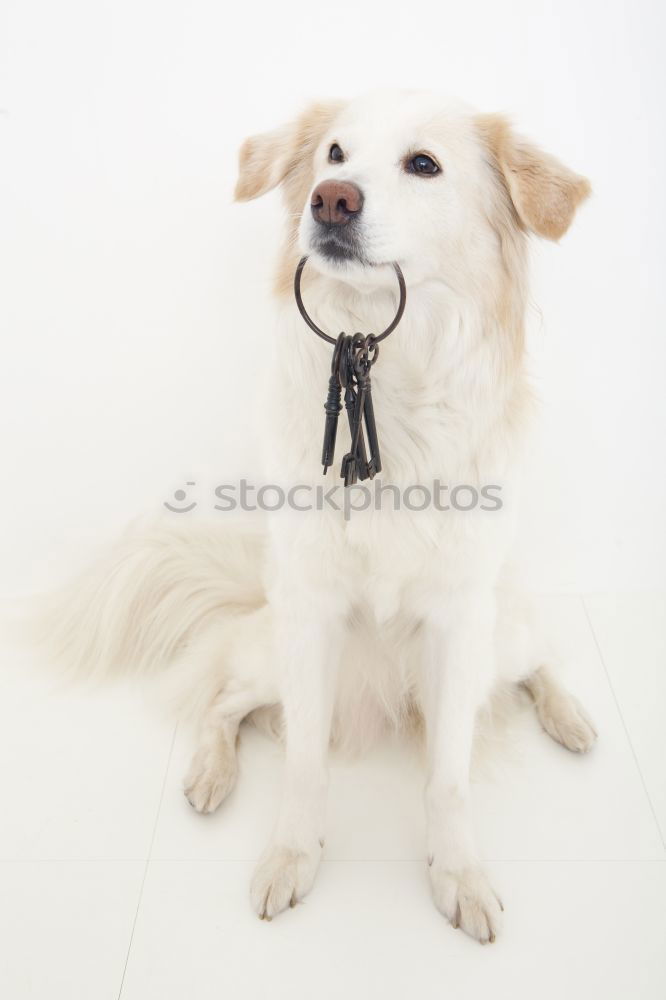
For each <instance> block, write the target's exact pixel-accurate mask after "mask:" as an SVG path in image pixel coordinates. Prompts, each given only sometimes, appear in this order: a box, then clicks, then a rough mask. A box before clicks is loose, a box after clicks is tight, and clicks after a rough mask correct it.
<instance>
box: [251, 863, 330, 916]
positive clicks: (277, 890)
mask: <svg viewBox="0 0 666 1000" xmlns="http://www.w3.org/2000/svg"><path fill="white" fill-rule="evenodd" d="M320 857H321V847H320V846H318V845H317V847H316V849H312V850H304V849H300V848H293V847H284V846H272V847H269V848H268V850H267V851H266V852H265V853H264V855H263V857H262V858H261V859H260V861H259V863H258V865H257V867H256V868H255V871H254V875H253V876H252V884H251V886H250V898H251V900H252V906H253V908H254V909H255V910H256V912H257V914H258V915H259V917H260V918H261V919H262V920H271V919H272V918H273V917H274V916H275V915H276V913H280V912H281V911H282V910H286V909H287V907H288V906H295V905H296V903H298V902H300V900H301V899H302V898H303V896H305V895H306V894H307V893H308V892H309V891H310V889H311V888H312V883H313V882H314V878H315V875H316V873H317V867H318V865H319V859H320Z"/></svg>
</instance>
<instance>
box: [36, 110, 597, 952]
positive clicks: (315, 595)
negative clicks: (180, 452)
mask: <svg viewBox="0 0 666 1000" xmlns="http://www.w3.org/2000/svg"><path fill="white" fill-rule="evenodd" d="M308 121H309V119H307V118H304V119H303V121H302V122H301V123H300V125H298V126H293V127H289V128H285V129H282V130H278V131H277V132H276V133H272V134H271V135H270V136H267V137H259V138H258V139H257V140H256V141H255V142H254V143H253V144H251V145H250V146H248V148H247V149H246V150H245V153H244V161H243V162H244V168H243V169H244V171H245V176H244V175H243V174H242V175H241V183H242V184H243V185H244V188H243V190H244V194H242V195H241V196H242V197H253V196H256V195H257V194H261V193H263V191H264V190H268V189H269V188H270V187H272V186H275V184H277V183H279V182H280V181H282V180H284V181H285V183H286V184H287V185H289V184H290V183H291V184H292V185H294V184H296V185H298V183H302V185H303V187H302V191H301V194H300V195H298V194H297V195H296V197H302V195H303V194H304V195H305V201H301V203H300V209H299V211H298V213H297V214H298V217H299V218H300V227H299V229H298V232H297V234H296V233H294V235H293V239H292V240H291V242H289V243H288V248H287V252H286V259H285V262H284V265H283V266H284V267H285V268H286V271H287V273H290V268H291V267H292V265H293V263H294V261H295V260H296V259H297V257H298V254H299V253H300V252H311V250H312V247H311V240H312V235H313V230H314V227H315V223H314V222H313V220H312V219H311V217H310V214H309V212H308V210H307V203H308V202H307V199H308V198H309V194H310V191H311V189H312V187H313V185H314V184H316V183H317V182H319V181H320V180H322V179H325V178H328V177H333V176H335V177H338V178H340V179H346V180H350V181H353V182H354V183H356V184H358V185H359V186H360V187H361V188H362V189H363V191H364V194H365V198H366V200H365V205H364V210H363V238H364V243H365V248H366V251H367V254H368V256H369V257H370V258H371V259H373V260H376V261H377V262H380V263H381V264H384V262H390V261H392V260H397V261H399V262H400V264H401V266H402V268H403V270H404V273H405V276H406V279H407V282H408V287H409V293H408V307H407V311H406V313H405V316H404V319H403V321H402V323H401V325H400V327H399V328H398V330H397V331H396V333H395V334H393V336H392V337H391V338H389V340H388V341H387V342H386V343H385V344H383V345H382V347H381V352H380V353H381V358H380V361H379V363H378V365H377V367H376V369H375V372H374V378H373V396H374V398H375V408H376V412H377V415H378V426H379V434H380V441H381V445H382V458H383V464H384V471H383V473H382V480H383V481H384V482H387V483H392V484H395V485H397V486H398V487H401V488H406V487H407V486H409V485H411V484H416V483H422V484H429V483H432V480H433V478H435V477H436V476H437V477H439V478H440V479H442V480H443V481H444V482H446V483H447V484H449V485H451V486H453V485H456V484H459V483H465V484H470V485H475V486H477V488H480V487H481V486H483V485H487V484H501V486H502V489H503V499H504V508H503V509H502V511H499V512H498V511H495V512H483V511H474V512H469V513H463V512H457V511H449V512H446V513H443V512H440V511H436V510H433V509H428V510H424V511H418V512H411V511H409V510H405V509H402V510H399V511H395V510H393V509H391V504H388V505H387V506H385V508H384V509H382V510H374V509H370V510H366V511H363V512H358V513H354V514H353V515H352V517H351V520H350V521H349V522H346V521H345V520H344V519H343V517H342V515H341V514H338V513H335V512H333V511H331V510H324V511H320V512H311V513H296V512H293V511H285V512H281V513H280V514H276V515H275V516H273V517H271V518H269V525H268V533H267V536H266V537H262V538H256V537H249V536H246V534H245V529H243V530H242V531H240V530H238V529H237V528H235V527H228V526H226V525H219V524H218V525H216V526H208V525H202V524H198V523H196V522H194V524H193V525H188V527H187V528H183V527H182V526H181V525H180V524H178V525H176V524H175V523H173V522H169V521H168V520H165V521H164V522H163V523H161V524H159V525H156V526H154V527H153V528H151V529H150V531H148V532H147V533H146V534H141V533H139V534H136V533H135V534H134V535H133V536H132V537H130V538H128V539H126V540H125V541H124V542H122V543H121V545H120V546H119V548H118V550H117V551H116V552H115V553H114V554H112V555H111V557H110V561H109V562H107V563H103V564H102V565H100V566H99V567H97V568H96V569H95V570H94V571H93V573H92V576H91V577H90V578H89V579H88V580H87V581H85V582H84V584H83V585H77V586H75V587H74V588H73V589H72V590H71V591H70V592H69V593H68V595H67V597H66V600H65V602H64V605H60V610H59V611H58V613H57V618H58V622H57V628H56V629H55V633H56V634H55V635H54V636H53V638H54V642H55V645H56V647H57V648H58V649H59V651H60V652H61V654H62V655H64V657H65V658H66V659H67V660H68V661H69V662H70V663H72V664H73V665H74V666H75V667H77V668H78V669H80V670H83V671H86V672H90V671H98V670H99V671H102V672H105V671H107V672H114V671H119V670H123V669H125V670H135V671H136V670H139V671H151V670H154V669H156V668H158V667H162V668H163V672H164V674H165V676H166V678H167V681H168V684H169V685H170V688H171V690H172V692H173V696H174V698H175V699H176V700H177V701H178V702H179V703H181V704H183V705H187V707H188V709H193V710H195V711H196V712H197V713H198V714H199V716H201V718H202V729H201V732H202V736H201V744H200V747H199V751H198V753H197V755H196V756H195V759H194V761H193V764H192V768H191V770H190V773H189V775H188V777H187V781H186V790H187V794H188V797H189V798H190V801H192V803H193V805H194V806H195V807H196V808H198V809H199V810H201V811H211V810H212V809H214V808H215V807H216V806H217V805H218V804H219V802H220V801H221V800H222V798H223V797H224V795H226V794H227V792H228V790H229V788H230V787H231V785H232V784H233V780H234V778H235V740H236V735H237V732H238V727H239V725H240V722H241V720H242V719H243V718H246V717H248V716H250V715H254V716H255V718H263V719H264V721H266V720H268V721H267V724H268V725H269V727H272V728H281V726H282V721H281V720H282V719H283V720H284V728H285V735H286V754H285V780H284V790H283V798H282V804H281V807H280V811H279V815H278V818H277V822H276V826H275V829H274V831H273V834H272V836H271V838H270V840H269V843H268V846H267V848H266V851H265V853H264V855H263V857H262V859H261V860H260V862H259V865H258V868H257V871H256V873H255V876H254V879H253V883H252V890H251V896H252V901H253V905H254V907H255V908H256V910H257V912H258V913H259V914H260V916H265V917H266V918H271V917H272V916H274V915H275V914H276V913H277V912H279V911H280V910H282V909H284V908H285V907H288V906H289V905H290V903H293V902H294V901H296V900H298V899H300V898H302V896H303V895H304V894H305V893H306V892H307V891H308V890H309V889H310V887H311V885H312V882H313V879H314V875H315V872H316V868H317V865H318V862H319V858H320V855H321V852H322V847H323V841H324V834H325V801H326V784H327V777H326V775H327V755H328V747H329V743H330V740H331V737H332V736H333V738H335V739H337V740H338V741H339V742H342V743H350V744H358V743H362V742H364V741H366V740H369V739H372V738H374V736H375V735H376V733H377V732H378V731H380V730H381V729H382V728H383V727H385V726H387V725H390V726H393V727H397V728H400V727H403V728H406V729H407V728H413V727H414V723H415V721H416V722H417V723H418V724H419V725H421V723H423V722H424V723H425V733H426V746H427V780H426V794H425V802H426V817H427V842H428V860H429V872H430V878H431V884H432V889H433V896H434V900H435V903H436V905H437V906H438V907H439V909H440V910H441V911H442V912H443V913H445V914H446V915H447V916H448V918H449V919H450V920H451V921H452V922H453V923H454V925H456V926H457V925H460V926H461V927H463V928H464V929H465V930H466V931H467V932H468V933H470V934H472V935H473V936H475V937H477V938H478V939H479V940H481V941H487V940H493V939H494V936H495V934H496V932H497V930H498V928H499V924H500V904H499V903H498V900H497V898H496V896H495V895H494V893H493V891H492V889H491V888H490V885H489V883H488V881H487V878H486V876H485V874H484V873H483V872H482V870H481V868H480V865H479V861H478V858H477V855H476V851H475V848H474V840H473V836H472V831H471V829H470V824H469V818H468V811H467V800H468V780H469V766H470V758H471V753H472V744H473V739H474V732H475V726H476V723H477V720H478V717H479V713H480V711H481V710H482V709H483V708H484V706H487V705H488V703H489V701H490V700H491V697H492V695H493V694H495V693H497V692H498V691H502V690H504V691H506V690H509V689H510V688H511V687H513V688H515V685H516V684H517V683H518V682H520V681H525V683H526V686H527V687H528V689H530V690H532V692H533V694H534V697H535V699H536V703H537V707H538V709H539V711H540V715H541V718H542V722H543V723H544V726H545V728H547V729H548V731H549V732H550V733H551V735H553V736H554V737H555V738H557V739H559V740H560V741H561V742H563V743H564V744H565V745H568V746H570V747H571V748H572V749H576V750H584V749H587V748H588V747H589V746H590V745H591V743H592V742H593V739H594V732H593V729H592V727H591V725H590V724H589V720H587V718H586V716H585V714H584V713H583V711H582V709H580V706H578V705H577V703H574V702H573V701H572V700H571V699H569V697H568V696H567V695H566V693H565V692H563V690H562V689H561V688H560V687H559V686H558V685H557V682H556V681H555V680H554V678H553V676H552V675H551V674H550V673H549V672H548V671H547V670H546V669H545V659H544V658H545V656H546V655H547V654H546V651H545V647H544V645H543V640H542V639H541V637H539V636H538V635H537V634H535V632H534V630H533V629H532V628H531V626H530V621H529V614H528V613H526V611H525V603H524V601H523V600H522V599H521V598H520V597H518V596H517V595H516V593H515V592H514V590H513V589H512V587H511V585H510V584H509V582H508V574H507V569H506V567H507V557H508V553H509V551H510V546H511V540H512V536H513V531H514V522H515V513H516V497H515V485H516V482H517V477H516V469H517V467H518V464H519V456H520V448H521V441H522V436H523V432H524V429H525V427H526V425H527V423H528V417H529V410H530V394H529V391H528V388H527V383H526V378H525V373H524V366H523V356H522V310H523V308H524V297H525V267H526V229H527V228H528V227H529V226H530V218H529V213H530V211H533V208H532V207H531V206H532V201H530V199H532V197H533V192H532V191H531V189H529V188H527V189H526V190H525V191H522V190H520V191H519V193H518V194H514V195H511V194H510V190H511V191H513V190H514V188H515V185H516V184H519V181H516V179H515V177H513V175H512V177H511V183H510V184H509V183H508V182H507V181H506V179H505V180H503V179H502V177H501V172H502V170H507V171H510V170H513V169H514V168H513V167H512V166H510V167H506V166H502V164H504V163H505V161H510V162H511V163H516V164H518V167H516V170H519V169H521V167H520V164H521V163H522V162H523V161H522V160H521V159H520V157H524V155H526V154H524V152H523V150H522V148H521V147H519V146H516V147H515V148H514V147H512V148H508V147H506V148H505V146H503V145H501V143H505V141H508V140H506V138H505V134H504V132H501V136H500V138H499V139H497V143H498V144H499V145H498V146H497V148H494V149H491V148H490V147H489V145H488V142H489V139H488V135H489V126H488V123H487V122H486V123H485V124H483V123H481V122H480V120H479V119H478V116H475V115H474V114H473V113H472V112H470V111H468V110H467V109H465V108H461V107H459V106H451V105H449V104H445V103H443V102H442V101H441V99H439V98H435V97H432V96H429V95H421V94H406V95H403V94H399V95H398V94H390V95H372V96H370V97H367V98H364V99H361V100H359V101H356V102H350V103H349V104H347V105H345V106H342V107H338V106H336V107H335V108H334V110H332V111H331V112H330V113H329V114H328V115H327V114H323V115H322V114H319V115H314V116H312V119H311V121H310V124H309V125H308ZM317 129H319V132H318V131H317ZM490 131H492V129H490ZM498 134H499V133H498ZM333 141H335V142H337V143H339V144H340V145H341V146H342V148H343V149H344V150H345V152H346V156H347V158H346V160H345V162H344V163H342V164H331V163H329V162H328V160H327V156H326V153H327V149H328V148H329V146H330V144H331V143H332V142H333ZM251 143H252V141H251ZM500 146H501V148H500ZM420 150H427V151H428V152H429V153H431V154H434V155H435V156H437V158H438V159H439V160H440V162H441V164H442V167H443V171H442V176H438V177H435V178H432V179H423V178H418V177H414V176H410V175H408V174H406V173H405V171H404V169H403V167H402V160H403V158H404V157H405V156H406V155H407V154H408V153H410V151H411V153H412V154H413V153H415V152H418V151H420ZM512 156H513V160H512V159H511V157H512ZM529 156H532V153H531V151H530V152H529ZM305 161H307V162H305ZM552 162H554V161H552ZM547 163H548V169H550V170H555V168H554V167H553V166H552V163H551V161H547ZM528 166H529V169H530V170H532V169H533V167H532V162H531V161H530V162H529V164H528ZM301 169H302V170H303V171H304V173H303V178H304V179H303V181H302V182H301V181H299V180H298V177H297V172H298V171H299V170H301ZM544 169H545V168H544ZM262 170H263V179H262ZM561 170H562V171H563V174H562V176H560V175H559V174H557V171H555V174H556V177H555V180H556V183H557V184H560V183H561V184H562V185H563V186H564V187H565V188H566V185H567V184H573V183H574V181H570V180H569V178H575V175H569V174H568V173H567V172H566V171H565V168H561ZM537 172H538V169H537ZM528 180H529V179H528ZM580 181H581V179H580V178H577V179H576V182H580ZM544 183H546V181H544ZM548 183H550V182H549V181H548ZM512 185H513V187H512ZM516 190H518V189H516ZM544 191H545V193H544V199H545V200H546V201H547V200H548V197H550V195H549V193H548V191H546V190H545V189H544ZM537 194H538V192H537ZM555 196H557V197H559V189H558V191H556V192H555ZM292 197H293V192H292ZM512 197H513V203H512V201H511V198H512ZM537 200H538V199H537ZM541 208H543V206H539V210H540V209H541ZM290 209H292V211H295V210H296V206H295V204H294V205H290ZM304 209H305V210H304ZM559 210H560V207H558V208H557V211H559ZM565 210H566V206H565V208H564V209H562V211H565ZM520 213H522V214H521V215H520V218H519V214H520ZM544 213H545V215H546V216H548V205H546V207H545V209H544ZM537 214H538V213H537ZM550 214H551V215H552V211H551V213H550ZM535 217H536V216H535ZM550 221H552V220H550ZM550 221H549V219H547V220H546V223H542V222H540V221H535V222H534V225H533V226H532V228H535V229H537V230H538V227H539V226H540V225H541V226H542V228H543V230H544V232H545V231H546V230H547V226H548V225H549V224H550ZM567 224H568V221H567ZM557 225H559V222H558V220H555V221H553V222H552V226H551V228H553V231H554V229H555V228H557ZM560 228H561V227H560ZM565 228H566V227H565ZM394 286H395V279H394V275H393V272H392V269H391V268H390V267H389V266H378V267H374V268H368V267H361V266H359V265H354V264H348V265H340V264H331V263H329V262H327V261H326V260H324V259H322V258H320V257H318V256H317V254H316V253H314V254H312V256H311V259H310V262H309V265H308V280H307V282H306V284H305V296H306V300H307V303H308V307H309V308H310V311H311V312H312V313H313V315H315V316H316V318H317V321H318V322H319V324H320V325H321V326H323V327H325V328H326V329H328V330H331V331H333V332H336V333H337V332H338V331H340V330H347V331H350V332H353V331H355V330H357V329H361V330H364V331H377V330H379V329H380V328H382V327H383V326H384V325H385V324H386V322H387V321H388V319H389V318H390V317H391V316H392V314H393V312H394V308H395V301H396V292H395V287H394ZM276 315H277V323H276V336H275V338H274V344H275V352H274V357H273V358H272V359H271V360H270V362H269V371H270V374H271V382H272V398H271V400H270V402H269V403H268V404H267V406H266V418H267V419H266V426H265V435H264V437H265V441H266V444H267V448H266V466H265V467H266V479H267V481H270V482H273V483H280V484H282V485H284V486H285V487H288V486H290V485H293V484H294V483H297V482H298V483H304V484H311V485H312V486H313V487H314V486H315V485H317V484H319V483H320V467H319V458H320V448H321V430H322V416H323V414H322V393H323V391H324V389H325V386H326V381H327V377H328V369H329V365H330V353H329V351H327V350H326V349H324V348H323V346H322V344H321V342H320V341H318V340H317V338H315V337H314V335H312V334H311V333H310V332H309V331H307V330H306V329H305V328H304V326H303V323H302V320H301V319H300V317H299V316H298V313H297V312H296V309H295V305H294V303H293V300H292V298H291V296H290V295H289V294H288V291H287V292H285V293H283V294H282V295H281V296H280V297H279V301H278V303H277V309H276ZM276 415H279V419H276ZM345 449H346V442H345V438H344V434H343V432H342V430H341V432H340V441H339V443H338V453H339V455H341V454H342V452H343V451H344V450H345ZM275 706H277V707H278V714H276V709H275ZM280 710H281V711H280ZM554 716H556V718H553V717H554Z"/></svg>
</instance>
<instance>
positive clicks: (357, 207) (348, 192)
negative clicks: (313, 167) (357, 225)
mask: <svg viewBox="0 0 666 1000" xmlns="http://www.w3.org/2000/svg"><path fill="white" fill-rule="evenodd" d="M310 208H311V209H312V217H313V218H314V220H315V222H321V223H323V224H324V225H328V226H344V225H345V224H346V223H347V222H349V220H350V219H353V218H354V216H356V215H358V214H359V212H360V211H361V209H362V208H363V194H362V192H361V189H360V188H358V187H356V185H355V184H350V183H349V181H322V182H321V184H317V187H316V188H315V189H314V191H313V192H312V198H311V199H310Z"/></svg>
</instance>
